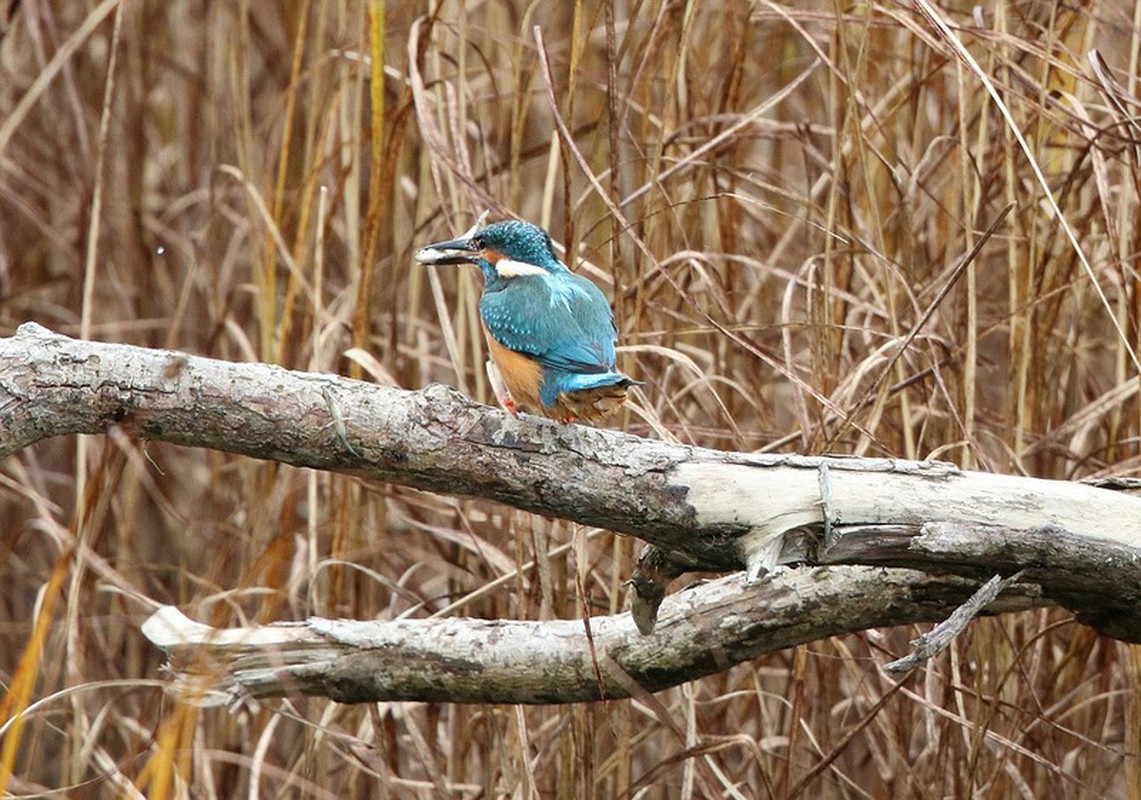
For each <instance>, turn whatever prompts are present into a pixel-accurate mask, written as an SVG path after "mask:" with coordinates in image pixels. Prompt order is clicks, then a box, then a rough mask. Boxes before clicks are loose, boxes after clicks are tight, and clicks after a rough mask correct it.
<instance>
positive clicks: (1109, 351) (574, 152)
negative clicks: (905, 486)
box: [0, 0, 1141, 798]
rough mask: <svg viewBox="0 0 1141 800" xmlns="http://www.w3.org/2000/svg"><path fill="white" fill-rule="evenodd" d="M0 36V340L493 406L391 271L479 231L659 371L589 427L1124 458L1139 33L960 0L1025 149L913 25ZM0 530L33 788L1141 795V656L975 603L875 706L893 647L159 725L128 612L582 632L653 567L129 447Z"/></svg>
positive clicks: (310, 1)
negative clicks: (171, 607) (132, 346)
mask: <svg viewBox="0 0 1141 800" xmlns="http://www.w3.org/2000/svg"><path fill="white" fill-rule="evenodd" d="M3 5H4V6H6V8H0V333H2V334H3V335H10V334H11V333H12V332H13V331H14V329H15V327H16V326H17V325H18V324H19V323H21V322H23V321H26V320H35V321H37V322H39V323H41V324H43V325H46V326H47V327H49V328H52V329H54V330H57V331H60V332H63V333H67V334H69V335H72V336H82V337H88V338H93V339H100V340H109V341H121V342H131V343H136V344H141V345H148V346H156V347H174V348H178V349H182V350H186V351H189V352H193V353H198V354H202V355H208V356H214V357H218V358H223V359H231V360H236V361H255V360H256V361H267V362H274V363H278V364H282V365H285V366H287V367H290V368H297V369H305V370H322V371H330V372H337V373H342V374H351V375H355V376H359V377H362V378H364V379H366V380H373V381H378V382H382V383H386V384H394V385H398V386H402V387H406V388H410V389H415V388H419V387H421V386H424V385H425V384H427V383H429V382H432V381H440V382H444V383H448V384H451V385H454V386H456V387H458V388H460V389H462V390H463V391H465V392H467V393H468V394H470V395H472V396H474V397H476V398H478V399H482V400H484V401H486V402H492V401H493V398H492V394H491V392H490V390H489V388H488V387H487V385H486V380H485V378H484V372H483V366H482V365H483V361H484V354H483V343H482V339H481V336H480V333H479V330H478V322H477V318H476V314H475V303H476V300H477V298H478V294H479V285H478V276H477V275H475V274H472V273H471V272H465V271H461V270H456V269H446V268H438V269H429V268H423V267H417V266H414V265H413V264H412V262H411V259H410V254H411V253H412V251H413V250H414V249H415V248H417V247H418V246H420V245H422V244H424V243H426V242H428V241H432V240H438V239H440V238H443V237H447V236H450V235H452V234H454V233H457V232H459V231H462V230H464V229H466V228H467V227H468V226H469V225H470V224H471V222H472V220H473V219H474V217H475V215H477V214H478V213H479V212H480V211H482V210H483V209H485V208H489V209H491V212H492V217H493V218H504V217H510V216H518V217H520V218H523V219H527V220H530V221H533V222H538V223H541V224H543V225H545V226H546V227H548V228H549V229H550V230H551V233H552V235H553V236H554V238H555V240H556V241H557V242H560V243H562V244H565V246H566V248H567V251H566V253H567V254H566V259H565V260H566V261H567V263H568V264H570V265H571V266H572V268H574V269H576V270H579V271H581V272H583V273H584V274H587V275H589V276H590V277H592V278H593V279H595V280H596V281H598V282H599V283H600V284H601V285H603V286H604V288H605V291H606V292H607V294H608V295H609V296H610V297H612V298H613V302H614V307H615V311H616V315H617V319H618V323H619V327H620V330H621V340H622V344H623V345H624V347H623V350H622V352H621V355H620V366H621V367H622V369H624V370H625V371H626V372H628V373H629V374H631V375H633V376H636V377H638V378H640V379H642V380H644V381H645V386H644V387H642V389H641V392H640V394H639V396H638V397H637V404H638V408H637V409H635V410H633V411H631V412H628V413H626V414H625V416H624V417H622V418H619V419H617V420H616V421H615V422H614V423H613V424H614V425H615V426H616V427H623V428H625V429H626V430H629V431H631V432H633V433H637V434H641V435H647V436H653V437H668V438H673V439H676V440H678V441H682V442H686V443H694V444H699V445H706V446H713V447H721V448H728V449H735V450H764V449H768V450H785V451H799V452H806V453H823V452H829V453H858V454H868V455H888V456H900V457H907V458H927V457H939V458H944V459H949V460H953V461H955V462H957V463H959V464H961V465H963V466H965V467H970V468H977V469H983V470H992V471H999V472H1018V473H1025V474H1031V475H1037V476H1043V477H1050V478H1061V479H1078V478H1087V477H1091V476H1104V475H1119V474H1131V473H1132V472H1133V471H1134V470H1135V469H1136V467H1137V459H1138V439H1137V437H1138V427H1139V404H1138V398H1137V393H1138V380H1137V370H1136V369H1135V367H1134V362H1133V353H1134V350H1135V349H1136V346H1137V340H1138V336H1139V329H1138V319H1139V311H1141V308H1139V305H1141V294H1139V291H1138V289H1139V285H1138V275H1137V266H1138V254H1139V252H1141V234H1139V232H1138V225H1137V223H1138V213H1139V212H1138V181H1139V178H1141V168H1139V164H1138V157H1139V144H1141V142H1139V139H1141V136H1139V126H1138V124H1137V119H1136V115H1137V114H1138V108H1139V105H1138V101H1137V100H1136V98H1137V96H1138V86H1137V83H1138V77H1139V70H1138V61H1139V51H1141V10H1139V9H1141V5H1134V4H1130V3H1127V2H1121V1H1115V0H1105V1H1104V2H1099V0H1086V1H1085V2H1081V3H1078V4H1075V5H1062V4H1056V3H1048V2H1034V1H1032V0H1022V1H1016V2H1010V3H998V4H993V5H992V4H984V5H982V6H972V5H971V4H969V3H964V2H952V1H951V0H947V2H946V3H945V4H944V5H943V6H942V7H940V8H939V9H937V10H936V11H935V13H936V15H937V16H938V17H939V18H941V19H943V20H945V21H946V22H947V23H948V24H949V25H950V26H951V27H952V29H953V30H954V35H955V36H956V37H957V38H958V39H960V40H961V41H962V42H963V44H964V45H965V48H966V50H967V51H968V52H969V54H970V56H971V58H973V59H974V61H975V62H976V63H977V66H978V67H979V68H980V69H981V71H982V72H984V73H985V74H986V75H987V76H989V80H990V81H992V82H993V85H994V87H995V89H996V91H997V94H998V95H999V96H1000V97H1001V99H1002V100H1003V102H1004V104H1005V105H1006V107H1007V108H1008V109H1009V113H1010V118H1009V119H1005V118H1004V117H1003V116H1002V115H1001V114H1000V113H999V111H998V107H997V106H996V104H995V102H994V101H993V100H992V98H991V97H989V96H988V94H987V91H986V90H985V88H984V86H983V83H982V82H981V81H980V80H979V78H978V77H977V76H976V74H975V72H974V71H973V69H972V68H971V67H970V66H969V65H968V64H967V63H966V62H965V61H964V60H963V59H962V58H959V57H957V56H956V54H955V51H954V49H953V48H952V46H951V44H950V42H949V40H948V38H947V36H946V35H945V34H943V33H941V32H940V29H939V27H938V25H937V24H936V22H935V21H934V20H933V19H932V18H931V17H930V16H928V15H925V14H923V13H921V11H920V8H919V6H918V5H913V4H912V3H904V2H901V3H895V2H887V3H883V4H851V5H849V4H830V3H795V2H784V3H780V2H762V1H758V2H744V1H741V2H712V0H688V1H687V2H680V1H678V0H647V1H645V2H643V1H642V0H634V1H633V2H613V3H607V2H602V3H599V2H570V1H569V0H568V1H563V0H558V1H555V0H548V1H547V2H543V1H542V0H538V1H537V2H534V3H525V2H514V0H487V1H486V2H473V3H459V2H401V3H385V2H384V1H383V0H374V1H373V2H364V1H363V0H291V1H290V0H278V1H271V0H256V2H233V3H222V2H191V1H190V0H161V2H160V0H133V1H129V0H121V1H117V0H103V1H102V2H96V0H82V1H77V0H72V1H71V2H59V1H58V0H57V1H56V2H44V1H37V2H29V1H28V0H23V1H22V2H21V0H10V1H9V2H6V3H4V4H3ZM535 26H538V27H539V28H540V29H541V32H542V35H541V44H542V47H541V48H540V39H539V38H537V37H536V35H535V33H534V31H533V28H534V27H535ZM1095 48H1096V49H1097V50H1098V51H1099V52H1100V54H1101V57H1102V58H1103V60H1104V64H1102V65H1101V67H1100V69H1095V61H1094V60H1091V58H1090V55H1089V54H1090V51H1091V50H1093V49H1095ZM1097 63H1100V62H1097ZM1099 73H1100V74H1099ZM560 125H563V126H565V129H566V131H567V132H568V133H569V137H566V136H560V135H559V133H558V128H559V126H560ZM1015 129H1017V130H1018V131H1019V132H1020V133H1021V136H1022V138H1023V140H1024V143H1025V145H1026V149H1025V150H1023V148H1022V145H1021V144H1020V143H1019V141H1018V139H1017V137H1016V136H1015V133H1014V130H1015ZM1032 163H1034V164H1036V165H1037V167H1038V168H1039V169H1040V171H1041V173H1042V175H1043V176H1044V178H1045V181H1046V183H1047V184H1048V186H1049V187H1050V191H1051V192H1052V194H1053V196H1054V197H1055V198H1056V200H1057V204H1058V206H1059V207H1060V209H1061V212H1062V214H1063V215H1064V218H1065V220H1066V221H1067V222H1068V224H1069V225H1070V227H1071V228H1072V230H1073V231H1074V233H1075V235H1076V238H1077V241H1078V243H1079V244H1080V249H1081V251H1082V253H1084V256H1085V258H1086V259H1088V269H1087V266H1086V265H1084V264H1083V263H1082V261H1081V260H1080V259H1079V258H1078V256H1077V251H1076V250H1075V248H1074V247H1073V245H1072V244H1071V243H1070V241H1068V239H1067V237H1066V235H1064V233H1063V231H1062V228H1061V227H1060V226H1059V221H1058V219H1057V218H1056V216H1055V215H1054V213H1053V212H1052V211H1051V209H1050V206H1049V204H1048V201H1047V195H1046V193H1045V192H1044V190H1043V188H1042V186H1041V185H1040V183H1039V181H1038V179H1037V178H1036V176H1035V172H1034V170H1033V168H1032V166H1031V164H1032ZM1009 204H1013V211H1012V212H1011V213H1010V214H1009V216H1007V217H1006V218H1005V220H1003V221H1002V223H1001V225H1000V226H999V227H998V229H997V231H996V232H995V235H994V236H993V237H992V238H990V239H989V240H987V241H985V243H984V244H983V245H982V247H981V249H980V250H979V252H978V253H977V254H976V255H975V257H974V258H973V259H972V260H971V261H970V263H969V265H968V266H966V268H965V269H959V268H958V267H959V265H960V263H961V262H962V261H963V259H964V258H965V257H966V255H967V254H968V253H969V252H971V251H972V249H973V248H974V247H975V246H976V245H977V244H978V243H979V241H980V240H981V238H982V234H983V233H984V232H985V231H986V229H987V228H988V227H989V226H990V225H991V223H992V222H993V221H994V220H995V219H996V218H998V216H999V215H1000V214H1001V212H1002V211H1003V209H1004V208H1005V207H1006V206H1007V205H1009ZM944 289H949V291H946V292H943V290H944ZM1099 291H1100V293H1102V294H1103V295H1104V299H1103V297H1101V296H1099ZM921 322H922V325H920V323H921ZM0 518H2V519H5V520H8V522H7V523H5V524H2V525H0V553H2V562H0V563H2V564H3V569H2V573H0V585H2V586H3V591H2V592H0V681H2V683H3V688H4V699H3V704H2V705H0V726H3V727H0V737H2V738H0V786H3V785H6V788H7V790H8V791H9V792H12V793H13V794H14V795H17V796H30V795H36V796H42V795H53V796H54V795H56V794H58V795H62V794H63V793H65V792H71V793H73V794H75V796H83V797H89V796H112V795H116V796H130V795H131V794H132V793H136V796H142V795H146V796H148V797H151V798H165V797H195V798H213V797H220V798H230V797H255V796H263V797H359V796H377V797H384V796H390V797H462V798H475V797H485V798H488V797H506V796H511V797H535V796H542V797H544V798H546V797H560V798H564V797H565V798H594V797H611V796H622V797H627V796H633V797H647V798H650V797H686V798H688V797H712V796H725V797H774V798H791V797H851V798H862V797H876V798H883V797H900V798H902V797H907V798H940V797H968V796H971V797H980V798H1005V797H1061V796H1065V797H1134V798H1136V797H1141V789H1139V788H1138V787H1139V786H1141V772H1139V771H1138V768H1137V755H1136V754H1137V753H1138V749H1139V747H1141V686H1139V684H1138V675H1139V672H1141V651H1138V650H1137V649H1136V648H1131V647H1129V646H1126V645H1124V644H1122V643H1120V642H1116V641H1111V640H1107V639H1102V638H1099V637H1097V636H1096V635H1095V634H1093V633H1092V632H1091V631H1090V630H1089V629H1086V628H1083V627H1082V626H1080V625H1078V624H1077V623H1075V622H1073V621H1072V619H1070V617H1069V615H1067V614H1064V613H1060V612H1033V613H1025V614H1021V615H1014V616H1008V617H1004V618H1001V619H996V620H981V621H978V622H976V623H975V624H974V625H973V626H972V627H971V628H970V629H969V630H968V632H967V633H966V634H965V635H964V636H963V637H961V639H960V640H959V641H958V642H956V644H955V645H954V646H953V647H952V649H951V650H950V651H949V652H947V653H945V654H943V655H942V656H940V657H939V658H937V659H935V660H934V661H933V662H931V663H930V664H929V665H928V666H927V667H926V668H924V669H923V670H921V671H919V672H917V673H915V674H913V675H911V676H909V677H908V678H907V679H906V680H905V681H904V683H903V685H902V686H900V687H898V688H895V687H894V684H893V682H892V680H890V679H889V678H888V677H887V676H886V675H885V674H884V673H883V672H882V671H881V669H880V665H881V664H882V663H884V662H886V661H888V660H891V659H892V658H894V657H896V656H898V655H900V654H901V653H902V652H904V651H905V650H906V648H907V642H908V640H909V639H911V638H913V637H914V636H915V635H916V633H917V630H915V629H914V628H899V629H892V630H883V631H869V632H867V633H865V634H861V635H855V636H847V637H842V638H837V639H834V640H828V641H822V642H818V643H815V644H812V645H808V646H804V647H800V648H797V649H796V650H794V651H789V652H784V653H780V654H776V655H772V656H766V657H764V658H760V659H758V660H756V661H755V662H753V663H750V664H746V665H741V666H738V667H734V668H733V669H730V670H728V671H727V672H725V673H724V674H722V675H720V676H716V677H712V678H708V679H704V680H701V681H697V682H694V683H692V684H690V685H687V686H684V687H682V688H679V689H676V690H672V691H667V692H662V693H660V694H658V695H655V696H652V697H647V698H643V699H640V700H636V701H614V702H603V703H598V704H593V705H577V706H566V707H535V708H513V707H498V706H497V707H480V706H455V705H440V706H436V705H424V704H411V703H390V704H379V705H375V706H365V707H360V706H351V707H350V706H339V705H336V704H333V703H331V702H328V701H325V700H321V699H311V698H300V697H297V698H289V699H288V700H285V701H267V702H260V703H254V704H250V705H248V706H244V707H242V708H239V709H217V708H213V709H201V710H200V709H195V708H192V707H189V706H186V705H183V704H180V703H178V702H175V701H174V700H173V699H171V698H167V697H164V694H163V689H162V678H163V675H162V673H161V665H162V657H161V654H160V653H159V652H157V651H156V649H155V648H153V647H152V646H150V645H149V644H148V643H147V642H146V641H145V640H144V639H143V638H142V636H141V635H140V633H139V630H138V626H139V624H140V622H141V621H142V620H143V619H144V618H145V617H146V616H147V615H148V614H149V612H150V611H151V610H152V609H153V608H154V606H155V604H157V603H173V604H177V605H178V606H179V607H180V608H182V609H183V610H184V611H185V612H186V613H188V614H189V615H191V616H192V617H195V618H197V619H200V620H202V621H204V622H209V623H211V624H215V625H235V624H244V623H248V622H255V621H257V622H269V621H273V620H283V619H299V618H304V617H305V616H306V615H310V614H316V615H323V616H345V617H353V618H359V619H371V618H378V619H392V618H396V617H399V616H414V617H422V616H427V615H432V614H444V615H462V616H477V617H506V618H513V619H548V618H552V617H569V618H575V617H578V616H581V615H582V613H584V609H588V610H589V612H590V613H592V614H610V613H617V612H619V611H621V610H622V609H623V608H624V604H625V603H626V596H625V595H626V593H627V590H626V587H624V586H623V584H622V581H623V580H624V579H625V577H626V576H627V575H628V574H629V571H630V568H631V563H632V559H633V556H634V555H635V551H636V543H634V542H631V541H630V540H626V539H621V538H617V537H614V536H612V535H611V534H609V533H607V532H604V531H596V530H591V529H584V528H583V527H582V526H577V525H572V524H569V523H566V522H563V521H557V520H547V519H541V518H536V517H533V516H532V515H530V514H525V513H522V512H518V511H513V510H512V509H509V508H504V507H499V506H495V505H492V504H489V503H485V502H473V501H469V500H465V499H462V498H450V497H437V496H429V495H425V494H422V493H418V492H414V491H410V490H404V489H400V488H394V487H391V486H384V485H378V484H374V483H366V482H361V481H359V480H356V479H353V478H350V477H345V476H338V475H326V474H316V473H313V472H308V471H306V470H301V469H294V468H290V467H284V466H281V465H277V464H272V463H264V462H257V461H252V460H249V459H245V458H238V457H233V456H229V455H226V454H223V453H217V452H207V451H201V450H193V449H180V448H176V447H173V446H167V445H163V444H157V443H151V442H145V441H139V440H136V439H133V438H130V437H128V436H126V435H124V434H123V433H121V432H112V434H111V435H109V436H104V437H90V438H84V439H82V440H80V441H78V442H77V441H74V440H55V441H49V442H46V443H44V444H41V445H38V446H36V447H33V448H30V449H28V450H27V451H25V452H23V453H21V454H19V455H18V456H16V457H13V458H10V459H8V460H7V461H6V462H4V463H3V465H2V469H0ZM536 564H537V566H535V565H536ZM888 695H890V696H888ZM881 700H882V701H883V702H882V703H881V702H880V701H881Z"/></svg>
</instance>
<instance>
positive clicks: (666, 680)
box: [143, 567, 1042, 704]
mask: <svg viewBox="0 0 1141 800" xmlns="http://www.w3.org/2000/svg"><path fill="white" fill-rule="evenodd" d="M976 586H977V582H975V581H972V580H970V579H967V578H959V577H954V576H942V577H933V576H930V575H927V574H925V573H923V572H919V571H916V570H905V569H882V568H880V569H870V568H867V567H816V568H806V569H797V570H786V571H784V572H782V573H781V574H780V575H779V576H778V577H775V578H773V579H772V580H769V581H764V582H763V583H755V584H753V585H751V586H746V585H745V584H744V582H743V581H742V580H741V576H740V575H739V574H738V575H730V576H726V577H723V578H720V579H718V580H715V581H710V582H708V583H704V584H701V585H698V586H694V587H692V588H689V589H686V590H683V591H681V592H677V593H676V594H674V595H672V596H670V597H669V598H667V599H666V601H665V603H664V604H663V607H662V618H661V620H660V622H659V623H658V626H657V628H656V630H655V631H654V635H653V636H643V635H642V634H640V633H639V632H638V631H637V629H636V628H635V627H634V623H633V621H632V620H631V619H630V616H629V615H628V614H621V615H618V616H613V617H599V618H594V619H592V620H591V621H590V625H591V633H592V634H593V635H592V640H591V639H588V638H587V636H586V631H585V630H584V623H583V621H582V620H554V621H548V622H515V621H509V620H477V619H422V620H401V621H397V622H358V621H353V620H328V619H311V620H308V621H307V622H301V623H288V624H284V625H272V626H265V627H255V628H242V629H236V630H215V629H213V628H210V627H209V626H206V625H201V624H198V623H196V622H192V621H190V620H189V619H187V618H186V617H185V616H183V615H182V614H181V613H180V612H179V611H178V610H177V609H175V608H173V607H170V606H167V607H166V608H163V609H160V610H159V611H158V612H156V613H155V614H154V615H153V616H152V617H151V618H150V619H149V620H147V622H146V624H145V625H144V626H143V632H144V633H145V634H146V635H147V637H148V638H150V639H151V641H153V642H154V643H155V644H156V645H158V646H159V647H161V648H163V649H164V650H166V651H167V652H168V653H170V655H171V659H172V663H173V666H174V667H175V670H176V674H178V675H179V684H178V691H179V694H180V696H182V697H183V698H186V699H189V700H191V701H194V702H198V703H203V704H210V703H231V702H234V701H236V700H240V699H241V698H243V697H246V696H265V695H282V694H289V693H291V692H296V693H300V694H312V695H321V696H325V697H331V698H333V699H334V700H339V701H341V702H344V703H359V702H375V701H378V700H434V701H449V702H469V703H477V702H478V703H569V702H581V701H585V700H599V699H603V698H611V699H614V698H621V697H631V696H637V695H639V694H643V693H646V692H654V691H658V690H660V689H665V688H667V687H670V686H676V685H677V684H680V683H683V682H685V681H689V680H693V679H695V678H699V677H702V676H704V675H710V674H713V673H715V672H721V671H723V670H725V669H728V668H729V667H730V666H732V665H734V664H738V663H741V662H742V661H747V660H749V659H751V658H755V657H756V656H758V655H760V654H762V653H768V652H773V651H776V650H782V649H784V648H786V647H791V646H794V645H797V644H803V643H806V642H811V641H814V640H816V639H820V638H823V637H825V636H829V635H833V634H838V633H844V632H847V631H852V630H863V629H865V628H870V627H875V626H881V625H899V624H903V623H911V622H928V621H933V620H937V619H939V618H940V617H941V616H942V614H943V613H944V612H945V610H946V609H948V608H951V607H953V606H954V605H955V604H956V603H959V602H961V601H963V600H966V599H967V598H968V597H969V596H970V595H971V593H972V592H973V591H974V589H975V588H976ZM1041 604H1042V599H1041V597H1040V595H1039V592H1038V589H1037V587H1035V586H1033V585H1030V584H1016V585H1015V586H1013V587H1010V588H1009V589H1008V590H1007V591H1006V592H1005V593H1004V594H1003V595H1002V596H1001V597H1000V598H999V599H998V600H997V601H996V602H995V603H993V604H992V605H991V606H990V610H991V611H1011V610H1019V609H1025V608H1031V607H1034V606H1037V605H1041ZM592 641H593V648H592Z"/></svg>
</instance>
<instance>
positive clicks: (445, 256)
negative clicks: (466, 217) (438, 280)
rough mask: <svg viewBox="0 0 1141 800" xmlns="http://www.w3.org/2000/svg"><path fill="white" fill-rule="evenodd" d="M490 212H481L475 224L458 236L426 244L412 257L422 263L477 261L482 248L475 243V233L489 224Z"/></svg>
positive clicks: (467, 262) (468, 262)
mask: <svg viewBox="0 0 1141 800" xmlns="http://www.w3.org/2000/svg"><path fill="white" fill-rule="evenodd" d="M489 213H490V212H489V211H484V212H483V213H482V214H480V215H479V219H477V220H476V221H475V224H474V225H472V226H471V227H470V228H468V230H467V231H465V232H464V233H463V234H461V235H460V236H459V237H458V238H455V239H451V240H449V241H446V242H436V243H435V244H429V245H425V246H424V247H421V248H420V249H419V250H417V251H416V253H415V254H414V255H413V256H412V257H413V258H414V259H416V260H417V261H418V262H419V263H421V264H470V263H472V262H474V261H476V259H477V258H478V257H479V253H480V251H481V248H480V247H479V245H477V244H476V243H475V235H476V234H477V233H479V232H480V231H481V230H483V229H484V227H486V226H487V217H488V214H489Z"/></svg>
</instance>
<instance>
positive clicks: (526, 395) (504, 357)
mask: <svg viewBox="0 0 1141 800" xmlns="http://www.w3.org/2000/svg"><path fill="white" fill-rule="evenodd" d="M483 333H484V336H485V338H486V339H487V350H488V355H490V356H491V360H492V362H493V363H494V364H495V366H496V367H497V368H498V369H499V374H500V376H501V377H502V378H503V384H504V385H505V386H506V387H507V391H508V392H510V393H511V399H512V400H514V401H515V405H516V406H517V407H518V408H519V409H520V410H521V411H530V412H532V413H536V414H542V413H543V406H542V404H540V402H539V387H540V386H541V385H542V383H543V368H542V367H541V366H539V362H537V361H535V360H534V359H531V358H528V357H527V356H525V355H523V354H522V353H516V352H515V351H514V350H511V349H510V348H507V347H504V346H503V345H501V344H500V343H499V342H497V341H495V337H493V336H492V335H491V334H490V333H488V332H487V328H486V327H484V329H483Z"/></svg>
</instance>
